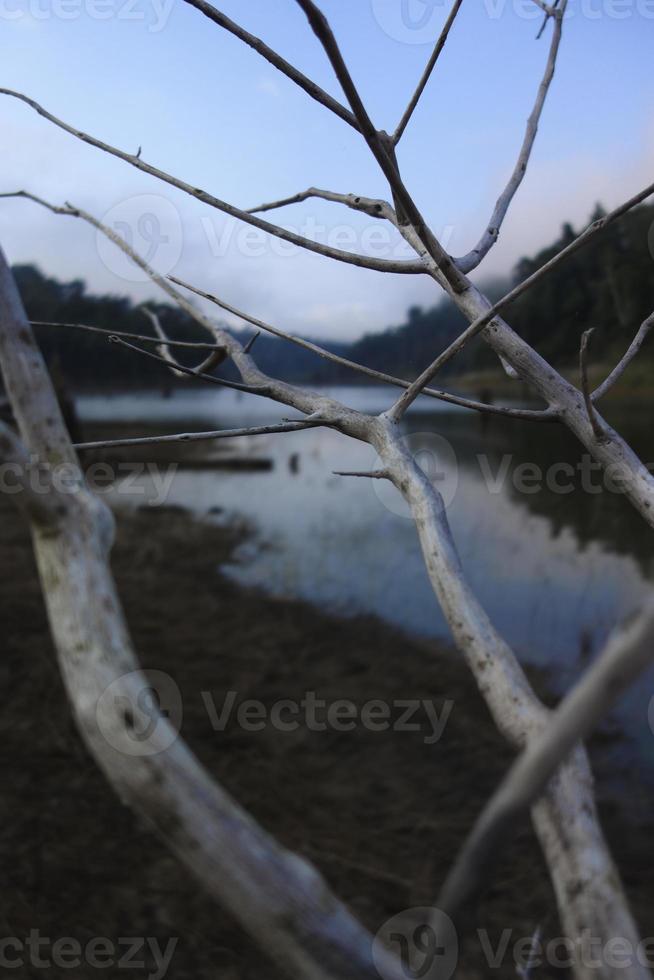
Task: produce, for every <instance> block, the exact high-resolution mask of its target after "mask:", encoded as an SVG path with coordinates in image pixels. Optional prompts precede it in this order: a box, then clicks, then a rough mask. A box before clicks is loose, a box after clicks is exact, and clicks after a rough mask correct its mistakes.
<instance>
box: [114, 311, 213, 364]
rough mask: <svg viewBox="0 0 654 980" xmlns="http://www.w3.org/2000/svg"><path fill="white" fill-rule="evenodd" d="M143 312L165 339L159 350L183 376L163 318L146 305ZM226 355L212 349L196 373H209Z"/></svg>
mask: <svg viewBox="0 0 654 980" xmlns="http://www.w3.org/2000/svg"><path fill="white" fill-rule="evenodd" d="M143 312H144V313H145V315H146V316H147V317H148V319H149V320H150V323H151V324H152V326H153V327H154V330H155V333H156V334H157V336H158V337H159V339H160V340H163V341H164V343H162V344H159V346H158V347H157V350H158V351H159V353H160V354H161V356H162V357H163V358H164V359H165V360H166V361H168V362H169V364H170V368H171V371H172V372H173V374H174V375H176V376H177V377H181V376H182V374H183V372H182V371H180V370H179V368H180V367H183V365H180V363H179V361H178V360H177V358H176V357H175V355H174V354H173V353H172V350H171V346H172V345H171V344H170V339H169V337H168V335H167V334H166V331H165V330H164V328H163V327H162V326H161V320H160V319H159V317H158V315H157V314H156V313H154V312H153V311H152V310H149V309H148V308H147V307H146V306H144V307H143ZM114 336H115V335H114ZM225 356H226V353H225V349H224V348H217V349H216V350H214V351H212V353H211V354H208V355H207V357H205V359H204V360H203V361H201V362H200V363H199V364H198V365H197V367H195V368H194V369H193V371H194V373H195V374H205V373H208V372H209V371H212V370H213V369H214V368H215V367H218V365H219V364H222V362H223V361H224V360H225Z"/></svg>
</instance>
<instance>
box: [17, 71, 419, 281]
mask: <svg viewBox="0 0 654 980" xmlns="http://www.w3.org/2000/svg"><path fill="white" fill-rule="evenodd" d="M0 95H8V96H10V97H11V98H13V99H19V100H20V101H21V102H24V103H25V104H26V105H28V106H30V107H31V108H32V109H34V111H35V112H37V113H38V114H39V115H40V116H43V118H44V119H47V120H48V122H51V123H52V124H53V125H55V126H57V127H58V128H59V129H63V130H64V132H66V133H70V135H71V136H75V137H76V138H77V139H80V140H82V142H84V143H88V144H89V146H94V147H96V148H97V149H98V150H102V151H103V152H104V153H109V154H110V155H111V156H114V157H118V159H119V160H124V161H125V162H126V163H129V164H130V166H132V167H135V168H136V169H137V170H141V171H143V173H146V174H150V176H152V177H156V178H157V179H158V180H161V181H163V182H164V183H166V184H170V186H171V187H176V188H178V190H181V191H184V193H185V194H188V195H190V197H194V198H195V199H196V200H198V201H201V202H202V203H203V204H208V205H209V207H212V208H215V209H216V210H217V211H222V212H223V213H224V214H228V215H230V216H231V217H232V218H238V219H239V220H240V221H244V222H245V223H246V224H249V225H253V226H254V227H255V228H259V229H260V230H261V231H265V232H267V233H268V234H269V235H274V236H275V237H277V238H281V239H282V240H283V241H285V242H290V243H291V244H293V245H298V246H299V247H300V248H304V249H306V250H307V251H309V252H316V253H317V254H318V255H323V256H327V257H328V258H330V259H335V260H336V261H338V262H345V263H347V264H348V265H356V266H359V267H360V268H363V269H372V270H375V271H377V272H398V273H407V274H409V275H416V274H420V273H424V271H425V269H424V265H423V264H422V263H421V262H401V261H393V260H392V259H375V258H372V257H370V256H366V255H358V254H356V253H353V252H344V251H342V250H341V249H338V248H331V246H329V245H322V244H321V243H320V242H314V241H312V240H311V239H309V238H305V237H303V236H302V235H297V234H296V233H295V232H293V231H288V230H287V229H286V228H281V227H280V226H279V225H273V224H271V223H270V222H269V221H264V220H263V218H257V217H256V215H253V214H250V213H249V212H248V211H243V210H242V209H241V208H237V207H235V205H233V204H228V203H227V202H226V201H222V200H220V198H218V197H214V195H213V194H209V193H208V192H207V191H203V190H202V189H201V188H199V187H193V186H192V185H191V184H188V183H186V181H184V180H180V179H179V178H178V177H174V176H173V175H172V174H168V173H166V172H165V171H164V170H160V169H159V168H158V167H155V166H152V165H151V164H149V163H146V162H145V160H143V159H141V157H139V156H136V155H135V154H133V153H125V151H124V150H119V149H118V148H117V147H115V146H111V145H110V144H109V143H104V142H103V141H102V140H99V139H96V138H95V137H94V136H90V135H89V134H88V133H85V132H83V131H82V130H80V129H75V127H74V126H70V125H69V124H68V123H66V122H64V121H63V120H62V119H58V118H57V116H54V115H52V113H51V112H48V111H47V109H44V108H43V106H41V105H39V103H38V102H36V101H35V100H34V99H30V98H29V97H28V96H26V95H23V94H22V93H21V92H14V91H13V90H11V89H6V88H0ZM4 196H8V197H12V196H15V195H0V197H4Z"/></svg>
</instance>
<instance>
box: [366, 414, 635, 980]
mask: <svg viewBox="0 0 654 980" xmlns="http://www.w3.org/2000/svg"><path fill="white" fill-rule="evenodd" d="M374 445H375V448H376V449H377V452H378V453H379V457H380V460H381V462H382V464H383V467H384V469H385V470H386V471H387V472H388V473H389V474H390V477H391V479H392V481H393V483H394V484H395V486H396V487H397V489H398V490H399V491H400V492H401V493H402V495H403V496H404V497H405V499H406V500H407V502H408V504H409V506H410V508H411V512H412V514H413V517H414V520H415V523H416V527H417V530H418V535H419V538H420V543H421V546H422V552H423V556H424V559H425V565H426V568H427V572H428V574H429V577H430V580H431V583H432V586H433V589H434V592H435V594H436V596H437V598H438V601H439V604H440V606H441V608H442V610H443V612H444V615H445V618H446V620H447V622H448V624H449V626H450V629H451V631H452V634H453V636H454V639H455V642H456V645H457V647H458V648H459V650H460V651H461V653H462V654H463V656H464V657H465V659H466V661H467V663H468V666H469V667H470V670H471V672H472V674H473V676H474V677H475V680H476V682H477V685H478V687H479V690H480V692H481V694H482V696H483V698H484V700H485V701H486V704H487V705H488V707H489V709H490V711H491V714H492V716H493V718H494V720H495V724H496V725H497V727H498V729H499V730H500V732H502V733H503V735H504V736H505V737H506V738H507V739H508V741H509V742H510V743H511V744H512V745H513V746H515V747H516V748H518V749H523V748H524V747H525V746H527V745H530V744H531V743H532V742H534V741H535V740H537V739H538V738H539V737H540V736H541V735H542V733H543V731H545V730H546V727H547V724H548V720H549V717H550V713H549V712H548V710H547V709H546V708H545V707H544V706H543V705H542V704H541V703H540V702H539V701H538V699H537V698H536V696H535V694H534V692H533V690H532V689H531V687H530V685H529V682H528V680H527V678H526V676H525V674H524V672H523V670H522V668H521V666H520V664H519V663H518V661H517V659H516V657H515V655H514V653H513V651H512V650H511V649H510V648H509V646H508V645H507V644H506V642H505V641H504V640H503V639H502V637H501V636H500V635H499V634H498V633H497V630H496V629H495V628H494V626H493V625H492V623H491V622H490V620H489V618H488V616H487V615H486V613H485V612H484V610H483V608H482V607H481V605H480V604H479V601H478V600H477V598H476V596H475V595H474V594H473V592H472V591H471V589H470V586H469V585H468V583H467V581H466V579H465V576H464V573H463V569H462V567H461V562H460V560H459V556H458V554H457V552H456V548H455V545H454V542H453V540H452V536H451V532H450V529H449V526H448V521H447V515H446V511H445V507H444V505H443V501H442V499H441V497H440V494H439V493H438V491H437V490H436V488H435V487H434V486H433V484H432V483H431V482H430V481H429V479H428V478H427V477H426V475H425V473H424V472H423V471H422V470H421V469H420V467H419V466H418V465H417V464H416V462H415V460H414V459H413V457H412V456H411V454H410V453H409V451H408V450H407V448H406V446H405V444H404V442H403V440H401V438H400V433H399V432H398V429H397V426H395V425H394V424H393V423H392V422H385V423H384V422H383V420H380V424H379V426H378V427H377V428H376V429H375V432H374ZM532 818H533V822H534V827H535V830H536V833H537V835H538V837H539V840H540V843H541V846H542V848H543V851H544V853H545V857H546V860H547V864H548V867H549V871H550V874H551V876H552V881H553V884H554V888H555V891H556V895H557V900H558V905H559V911H560V914H561V918H562V922H563V926H564V929H565V933H566V935H567V936H569V937H572V938H574V937H577V936H579V935H582V934H583V933H584V930H590V932H591V934H592V935H593V936H598V937H600V938H602V939H603V940H604V941H608V940H609V939H611V938H613V937H614V936H620V937H621V938H623V939H624V940H625V942H631V943H632V948H634V949H635V948H636V947H637V944H638V942H639V939H638V934H637V931H636V927H635V925H634V922H633V919H632V917H631V915H630V912H629V908H628V905H627V902H626V899H625V896H624V893H623V890H622V885H621V883H620V879H619V875H618V872H617V869H616V867H615V865H614V863H613V861H612V859H611V855H610V853H609V851H608V848H607V845H606V842H605V840H604V838H603V835H602V832H601V829H600V826H599V821H598V817H597V812H596V809H595V804H594V801H593V786H592V777H591V775H590V770H589V766H588V761H587V758H586V755H585V752H584V750H583V749H582V748H578V749H577V750H576V751H575V753H574V755H573V757H572V758H571V759H570V760H569V761H568V762H566V763H564V764H563V765H562V766H561V767H560V768H559V770H558V772H557V775H556V778H555V779H554V780H553V781H552V783H551V784H550V786H549V787H548V789H547V791H546V792H545V793H544V795H543V796H542V797H541V798H540V799H539V801H538V802H536V803H535V805H534V807H533V810H532ZM574 955H575V976H576V977H578V978H580V980H614V974H613V973H612V972H611V969H610V967H608V966H606V967H600V968H596V967H595V966H590V965H589V964H588V963H587V962H585V961H584V957H583V955H582V950H581V949H579V947H578V946H575V954H574ZM625 977H629V980H647V978H648V977H649V971H648V970H647V969H646V968H645V967H643V966H641V965H640V964H639V963H636V962H634V963H632V964H629V966H628V967H627V968H626V969H625Z"/></svg>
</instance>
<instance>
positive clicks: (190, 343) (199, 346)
mask: <svg viewBox="0 0 654 980" xmlns="http://www.w3.org/2000/svg"><path fill="white" fill-rule="evenodd" d="M30 325H31V326H33V327H58V328H59V329H67V330H84V331H86V332H87V333H94V334H98V335H99V336H101V337H104V338H105V340H107V339H108V338H109V337H123V338H124V339H125V340H138V341H140V342H141V343H144V344H157V345H159V340H158V339H157V337H148V336H147V335H146V334H142V333H130V332H129V331H127V330H105V328H104V327H93V326H90V325H89V324H87V323H59V322H54V321H53V320H30ZM166 346H167V347H185V348H188V349H190V350H213V351H224V347H223V345H222V344H208V343H207V344H205V343H202V342H201V341H200V342H197V341H194V340H172V339H171V338H170V337H168V338H167V339H166Z"/></svg>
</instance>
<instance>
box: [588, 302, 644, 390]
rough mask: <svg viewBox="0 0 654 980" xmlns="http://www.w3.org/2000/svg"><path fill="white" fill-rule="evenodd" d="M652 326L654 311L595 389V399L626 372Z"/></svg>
mask: <svg viewBox="0 0 654 980" xmlns="http://www.w3.org/2000/svg"><path fill="white" fill-rule="evenodd" d="M652 327H654V313H652V314H651V315H650V316H648V317H647V319H646V320H644V321H643V322H642V323H641V325H640V328H639V330H638V333H637V334H636V336H635V337H634V339H633V340H632V342H631V344H630V345H629V348H628V349H627V351H626V353H625V355H624V357H623V358H622V360H621V361H620V362H619V363H618V364H616V366H615V367H614V368H613V370H612V371H611V373H610V374H609V376H608V378H605V380H604V381H603V382H602V383H601V385H598V387H597V388H596V389H595V391H594V392H593V395H592V398H593V401H598V400H599V399H600V398H603V397H604V395H605V394H606V393H607V391H608V390H609V389H610V388H612V387H613V385H614V384H615V383H616V382H617V381H618V380H619V379H620V378H621V377H622V375H623V374H624V372H625V371H626V370H627V368H628V367H629V365H630V364H631V362H632V361H633V359H634V358H635V357H636V355H637V354H638V352H639V351H640V348H641V347H642V346H643V344H644V343H645V341H646V340H647V337H648V336H649V332H650V330H651V329H652Z"/></svg>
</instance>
